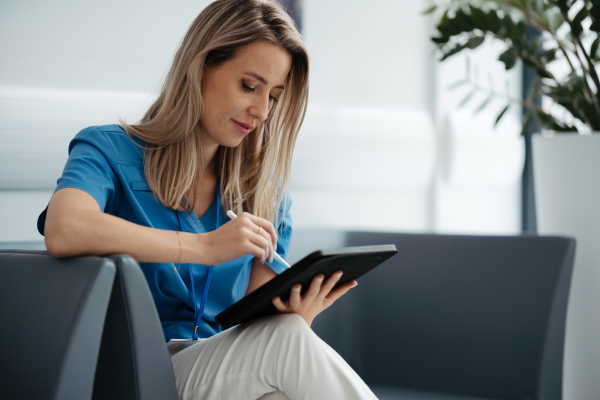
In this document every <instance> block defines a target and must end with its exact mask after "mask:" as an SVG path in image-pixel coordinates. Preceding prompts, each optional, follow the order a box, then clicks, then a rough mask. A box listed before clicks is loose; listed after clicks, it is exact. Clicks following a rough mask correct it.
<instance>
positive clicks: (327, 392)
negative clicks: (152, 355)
mask: <svg viewBox="0 0 600 400" xmlns="http://www.w3.org/2000/svg"><path fill="white" fill-rule="evenodd" d="M171 362H172V363H173V369H174V370H175V379H176V381H177V390H178V391H179V398H180V399H181V400H191V399H196V400H217V399H219V400H256V399H261V400H267V399H268V400H276V399H277V400H279V399H281V400H283V399H286V400H287V399H292V400H301V399H306V400H308V399H310V400H318V399H328V400H330V399H331V400H333V399H344V400H355V399H356V400H359V399H361V400H362V399H377V398H376V397H375V395H374V394H373V393H372V392H371V390H370V389H369V388H368V386H367V385H366V384H365V383H364V382H363V381H362V379H361V378H360V377H359V376H358V375H357V374H356V372H354V370H352V368H350V366H349V365H348V364H347V363H346V361H344V359H343V358H342V357H341V356H340V355H339V354H337V353H336V352H335V350H333V349H332V348H331V347H329V346H328V345H327V344H326V343H325V342H323V341H322V340H321V339H320V338H319V337H318V336H317V335H316V334H315V333H314V332H313V331H312V329H311V328H310V327H309V326H308V325H307V324H306V322H304V319H302V317H300V316H298V315H297V314H281V315H277V316H272V317H267V318H262V319H258V320H256V321H254V322H251V323H248V324H242V325H238V326H236V327H234V328H231V329H228V330H226V331H224V332H221V333H219V334H217V335H215V336H212V337H210V338H208V339H204V340H201V341H200V342H199V343H198V344H195V345H193V346H190V347H188V348H186V349H185V350H182V351H180V352H179V353H177V354H175V355H174V356H173V357H172V358H171Z"/></svg>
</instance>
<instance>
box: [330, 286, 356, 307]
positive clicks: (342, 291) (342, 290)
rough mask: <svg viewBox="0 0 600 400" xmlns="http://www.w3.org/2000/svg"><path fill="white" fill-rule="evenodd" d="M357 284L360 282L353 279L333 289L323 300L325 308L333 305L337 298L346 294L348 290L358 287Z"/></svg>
mask: <svg viewBox="0 0 600 400" xmlns="http://www.w3.org/2000/svg"><path fill="white" fill-rule="evenodd" d="M357 285H358V282H356V281H354V280H352V281H349V282H346V283H344V284H343V285H341V286H340V287H337V288H335V289H334V290H332V291H331V292H330V293H329V294H328V295H327V296H326V297H325V299H324V300H323V309H325V308H327V307H329V306H330V305H332V304H333V303H334V302H335V301H336V300H337V299H339V298H340V297H342V296H343V295H345V294H346V293H347V292H348V290H350V289H352V288H354V287H356V286H357Z"/></svg>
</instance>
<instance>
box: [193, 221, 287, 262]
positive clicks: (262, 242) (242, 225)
mask: <svg viewBox="0 0 600 400" xmlns="http://www.w3.org/2000/svg"><path fill="white" fill-rule="evenodd" d="M197 236H198V239H200V241H201V245H200V250H201V251H202V258H204V259H205V260H204V262H202V264H204V265H216V264H220V263H223V262H225V261H229V260H233V259H235V258H238V257H241V256H243V255H245V254H252V255H253V256H254V257H255V258H256V260H257V261H258V262H261V263H264V262H265V261H267V262H272V261H273V253H274V252H275V249H276V248H277V233H276V232H275V228H274V227H273V224H272V223H271V222H269V221H267V220H265V219H263V218H259V217H256V216H254V215H252V214H249V213H247V212H244V213H242V214H240V215H238V216H237V218H235V219H232V220H231V221H229V222H227V223H226V224H224V225H222V226H221V227H220V228H218V229H216V230H214V231H212V232H208V233H204V234H201V235H197Z"/></svg>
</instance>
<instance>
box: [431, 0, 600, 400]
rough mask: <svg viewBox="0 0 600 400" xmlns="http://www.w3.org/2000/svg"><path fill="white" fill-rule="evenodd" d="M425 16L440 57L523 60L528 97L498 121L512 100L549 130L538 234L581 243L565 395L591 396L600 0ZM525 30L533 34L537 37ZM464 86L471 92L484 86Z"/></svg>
mask: <svg viewBox="0 0 600 400" xmlns="http://www.w3.org/2000/svg"><path fill="white" fill-rule="evenodd" d="M426 13H434V14H435V15H436V33H435V35H434V36H433V37H432V40H433V42H435V44H436V45H437V47H438V51H439V53H440V54H441V60H445V59H447V58H449V57H452V56H453V55H455V54H458V53H460V52H463V51H468V50H470V49H475V48H477V47H479V46H481V45H482V44H483V43H484V42H485V41H487V40H495V41H500V42H502V43H504V44H505V48H504V50H503V51H502V52H501V53H500V54H499V55H498V59H499V61H500V62H501V63H503V64H504V66H505V67H506V69H507V70H509V69H511V68H514V67H515V66H516V65H517V61H519V60H520V61H521V63H522V65H524V66H528V67H531V68H532V69H533V71H535V79H534V81H533V83H532V85H531V86H530V89H529V93H528V95H527V96H526V98H525V99H510V100H507V103H508V104H507V105H506V106H505V107H504V108H503V109H502V110H499V111H500V112H499V114H498V117H497V118H496V123H498V121H499V120H500V119H501V118H502V117H503V115H504V114H505V113H506V111H507V109H508V108H510V107H513V106H515V105H516V106H518V107H523V108H524V109H525V110H526V113H525V114H524V117H523V130H522V132H525V131H527V129H528V127H529V126H530V124H531V123H532V122H533V121H534V120H535V119H537V121H538V123H539V126H540V127H541V128H542V129H543V130H544V132H545V133H550V134H548V135H533V138H532V144H533V169H534V186H535V197H536V199H535V201H536V211H537V221H538V231H539V232H540V233H544V234H548V233H559V234H567V235H570V236H574V237H576V239H577V257H576V264H575V270H574V274H573V282H572V286H571V297H570V303H569V314H568V319H567V335H566V343H565V362H564V365H565V375H564V386H563V393H564V398H568V399H587V398H597V397H598V393H600V380H598V379H597V377H596V371H598V370H600V346H599V345H598V340H599V339H598V338H600V246H598V243H600V212H598V210H597V207H598V206H597V199H598V198H600V183H599V182H598V178H597V175H598V171H600V135H599V134H592V133H598V132H600V78H599V75H598V72H597V65H598V63H599V62H600V52H599V48H600V34H599V32H600V0H448V1H445V2H444V3H442V4H438V5H435V6H433V7H431V8H430V9H428V10H427V11H426ZM531 31H534V32H538V34H537V35H533V36H534V38H533V39H532V38H531V36H532V35H528V32H531ZM466 83H469V79H467V82H466ZM470 83H471V84H472V86H473V91H476V90H482V88H481V86H480V85H479V84H478V83H477V82H472V81H471V82H470ZM484 90H486V91H487V92H488V93H491V95H492V96H505V95H504V94H502V93H495V92H493V90H490V89H484ZM468 98H470V97H467V99H468ZM539 98H541V99H542V102H541V103H540V102H539V101H536V100H537V99H539ZM485 105H486V103H485V102H484V103H483V104H482V106H481V107H480V108H482V107H484V106H485ZM490 123H492V121H490ZM566 133H571V134H566Z"/></svg>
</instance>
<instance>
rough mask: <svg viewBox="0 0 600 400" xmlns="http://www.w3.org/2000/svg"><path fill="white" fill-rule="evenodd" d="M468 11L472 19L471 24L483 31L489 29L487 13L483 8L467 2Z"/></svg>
mask: <svg viewBox="0 0 600 400" xmlns="http://www.w3.org/2000/svg"><path fill="white" fill-rule="evenodd" d="M469 11H470V12H471V19H472V20H473V26H474V27H475V28H477V29H479V30H481V31H483V32H486V31H488V30H489V29H490V23H489V20H488V17H487V15H486V14H485V12H484V11H483V10H481V9H480V8H478V7H475V6H473V5H472V4H469Z"/></svg>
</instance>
